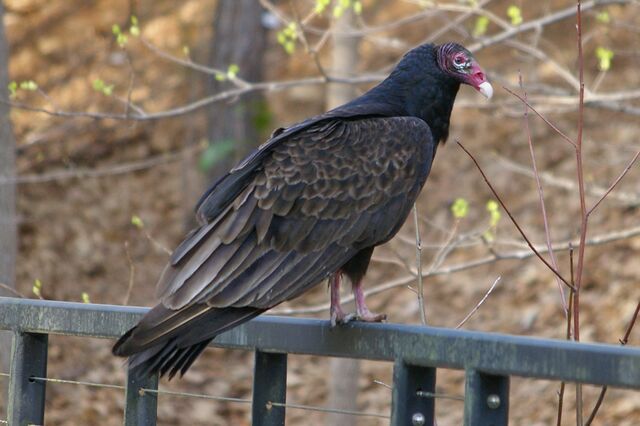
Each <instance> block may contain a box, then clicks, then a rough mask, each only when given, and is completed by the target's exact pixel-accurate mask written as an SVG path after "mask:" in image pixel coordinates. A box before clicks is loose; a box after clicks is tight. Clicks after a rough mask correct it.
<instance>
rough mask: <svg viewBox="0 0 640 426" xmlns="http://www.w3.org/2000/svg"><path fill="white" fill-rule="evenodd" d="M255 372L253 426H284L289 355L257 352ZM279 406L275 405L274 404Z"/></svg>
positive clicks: (252, 410)
mask: <svg viewBox="0 0 640 426" xmlns="http://www.w3.org/2000/svg"><path fill="white" fill-rule="evenodd" d="M255 359H256V360H255V366H254V371H253V403H252V404H253V406H252V409H251V419H252V425H253V426H283V425H284V416H285V407H284V406H283V405H279V404H284V403H285V402H286V401H287V354H276V353H268V352H262V351H260V350H257V351H256V358H255ZM274 402H275V403H276V404H278V405H274V404H273V403H274Z"/></svg>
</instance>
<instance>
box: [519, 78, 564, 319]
mask: <svg viewBox="0 0 640 426" xmlns="http://www.w3.org/2000/svg"><path fill="white" fill-rule="evenodd" d="M518 74H519V82H520V88H521V89H522V91H523V98H524V100H525V101H526V100H527V92H526V91H524V86H523V84H522V74H520V73H518ZM524 126H525V129H526V133H527V144H528V145H529V154H530V155H531V165H532V168H533V175H534V176H535V179H536V187H537V188H538V199H539V201H540V210H541V214H542V220H543V223H544V235H545V239H546V242H547V250H548V251H549V258H550V259H551V264H552V265H553V268H554V269H555V270H556V271H557V270H558V269H559V268H558V261H557V259H556V256H555V254H554V253H553V247H551V230H550V229H549V217H548V215H547V208H546V206H545V203H544V191H543V189H542V184H541V183H540V174H539V173H538V165H537V164H536V155H535V151H534V149H533V141H532V140H531V129H530V128H529V108H528V107H527V105H526V104H525V106H524ZM555 278H556V283H557V284H558V290H559V291H560V300H561V301H562V308H563V309H564V312H565V315H567V309H568V308H567V300H566V297H565V295H564V288H562V283H561V282H560V279H559V278H558V276H557V275H556V277H555Z"/></svg>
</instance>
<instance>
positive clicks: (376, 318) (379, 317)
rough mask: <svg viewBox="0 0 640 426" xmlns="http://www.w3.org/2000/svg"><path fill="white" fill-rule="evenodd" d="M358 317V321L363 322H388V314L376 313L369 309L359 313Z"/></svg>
mask: <svg viewBox="0 0 640 426" xmlns="http://www.w3.org/2000/svg"><path fill="white" fill-rule="evenodd" d="M357 318H358V321H363V322H386V321H387V314H374V313H371V312H369V311H367V312H366V313H364V312H363V313H361V314H358V316H357Z"/></svg>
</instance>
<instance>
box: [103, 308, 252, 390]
mask: <svg viewBox="0 0 640 426" xmlns="http://www.w3.org/2000/svg"><path fill="white" fill-rule="evenodd" d="M191 308H193V307H190V308H187V309H184V310H180V311H172V310H170V309H167V308H165V307H164V306H162V305H158V306H156V307H155V308H153V309H152V310H151V311H150V312H149V313H148V314H147V315H146V316H145V317H144V318H143V319H142V320H141V321H140V323H139V324H138V325H137V326H136V327H133V328H132V329H131V330H129V331H127V332H126V333H125V334H124V335H123V336H122V337H121V338H120V339H119V340H118V341H117V342H116V344H115V345H114V346H113V350H112V351H113V354H114V355H117V356H123V357H129V370H130V371H131V372H132V373H133V374H134V375H135V376H136V377H144V376H150V375H153V374H155V373H160V375H161V376H164V375H165V374H167V373H168V376H169V379H171V378H173V376H175V375H176V374H177V373H178V372H180V376H182V375H183V374H184V373H185V372H186V371H187V370H188V369H189V367H190V366H191V365H192V364H193V362H194V361H195V360H196V358H197V357H198V355H200V353H201V352H202V351H203V350H204V349H205V348H206V346H207V345H208V344H209V343H210V342H211V341H212V340H213V339H214V338H215V337H216V336H217V335H218V334H220V333H223V332H224V331H226V330H228V329H230V328H233V327H236V326H238V325H240V324H242V323H244V322H246V321H249V320H250V319H252V318H254V317H256V316H258V315H260V314H261V313H262V312H264V311H265V309H260V308H253V307H244V308H211V307H207V306H206V305H204V309H202V308H203V306H202V305H200V306H199V307H198V306H197V307H196V308H194V309H191Z"/></svg>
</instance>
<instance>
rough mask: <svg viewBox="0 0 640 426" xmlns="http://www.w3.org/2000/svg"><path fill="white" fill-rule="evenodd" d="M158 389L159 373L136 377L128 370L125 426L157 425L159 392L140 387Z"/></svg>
mask: <svg viewBox="0 0 640 426" xmlns="http://www.w3.org/2000/svg"><path fill="white" fill-rule="evenodd" d="M141 388H144V389H152V390H157V389H158V375H157V374H154V375H153V376H151V377H144V378H136V377H135V376H134V375H133V374H131V370H129V371H127V386H126V388H125V405H124V424H125V426H155V424H156V419H157V416H158V394H156V393H155V392H144V391H141V390H140V389H141Z"/></svg>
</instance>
